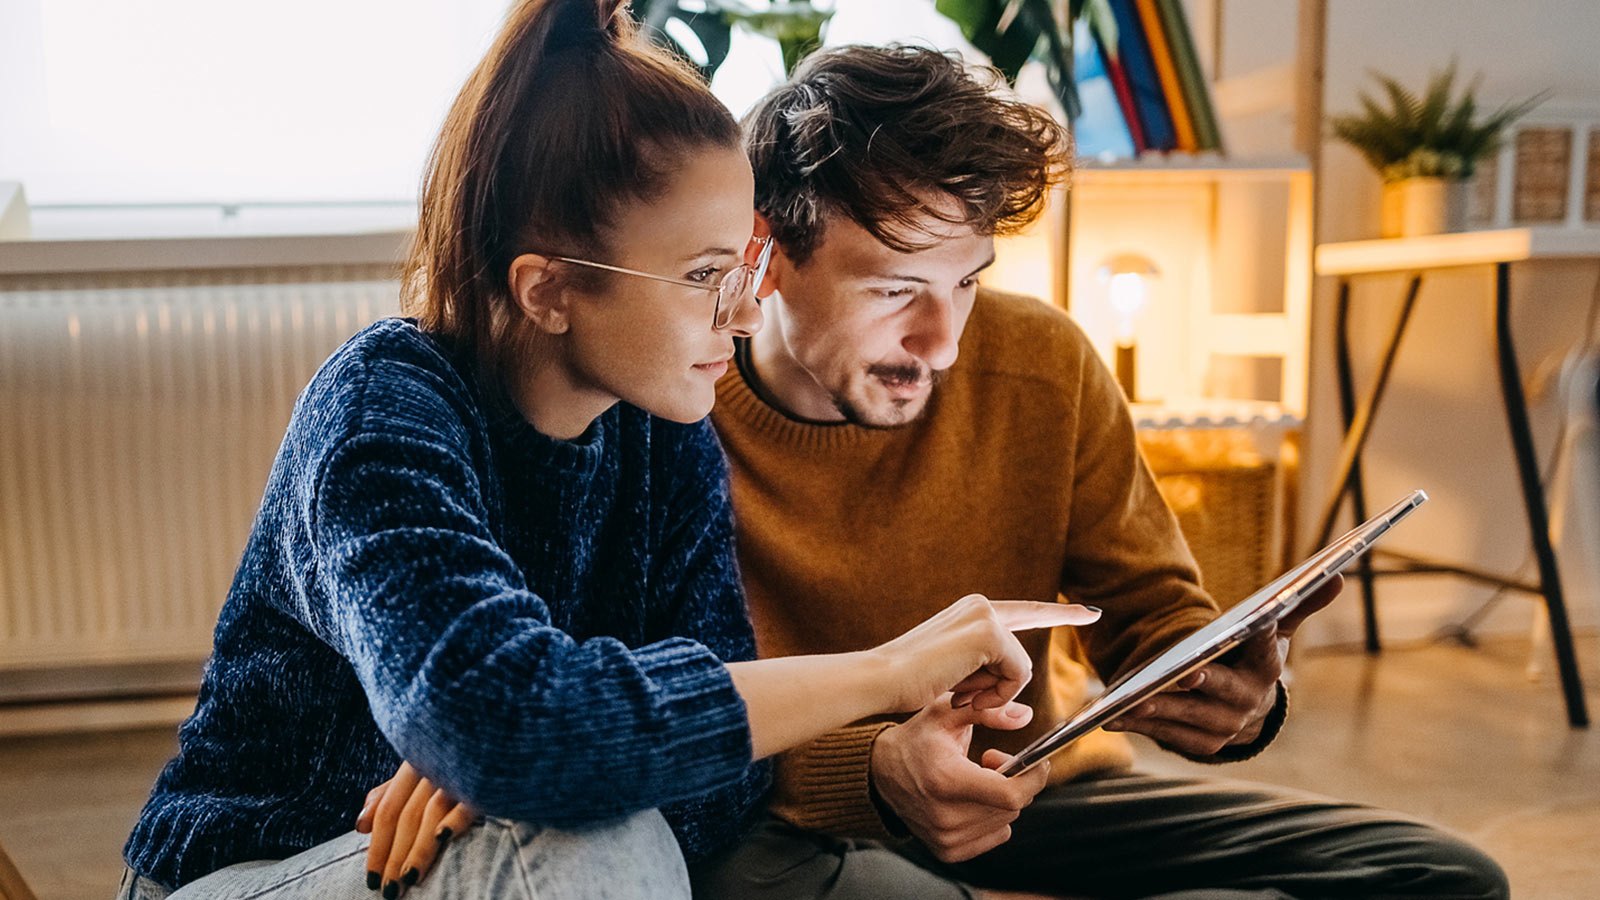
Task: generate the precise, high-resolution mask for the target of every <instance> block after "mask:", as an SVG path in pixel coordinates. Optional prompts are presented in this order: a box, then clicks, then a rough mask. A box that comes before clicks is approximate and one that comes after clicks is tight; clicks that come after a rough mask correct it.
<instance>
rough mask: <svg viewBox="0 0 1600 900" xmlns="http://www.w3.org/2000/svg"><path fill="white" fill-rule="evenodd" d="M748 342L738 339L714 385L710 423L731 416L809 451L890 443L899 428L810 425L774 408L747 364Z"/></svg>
mask: <svg viewBox="0 0 1600 900" xmlns="http://www.w3.org/2000/svg"><path fill="white" fill-rule="evenodd" d="M750 356H751V351H750V341H749V340H748V339H745V340H740V341H738V343H737V344H736V347H735V351H734V367H733V368H732V369H731V370H730V371H729V372H728V374H726V375H724V376H722V380H720V381H718V382H717V406H716V408H715V409H714V410H712V420H713V421H715V420H716V419H717V418H720V417H722V416H732V417H735V418H738V419H739V420H740V421H742V422H744V423H745V424H747V425H748V426H750V428H752V429H753V430H755V431H756V432H757V433H760V434H763V435H766V436H767V437H768V438H770V439H771V440H774V441H777V442H780V443H784V444H789V445H792V446H796V447H804V448H808V449H813V450H841V449H845V448H857V447H873V446H881V445H883V444H885V443H888V442H889V441H892V440H894V438H895V435H896V433H897V432H898V431H900V429H897V428H863V427H862V426H860V425H854V424H851V423H849V422H813V421H810V420H807V419H797V418H794V417H793V416H790V415H789V414H787V413H785V412H783V411H782V410H780V409H778V407H777V406H776V404H775V401H772V400H769V399H767V398H768V397H770V396H771V394H770V392H769V391H767V389H766V388H765V386H764V385H762V384H761V381H760V378H759V376H757V374H756V372H755V366H754V365H752V363H751V359H750Z"/></svg>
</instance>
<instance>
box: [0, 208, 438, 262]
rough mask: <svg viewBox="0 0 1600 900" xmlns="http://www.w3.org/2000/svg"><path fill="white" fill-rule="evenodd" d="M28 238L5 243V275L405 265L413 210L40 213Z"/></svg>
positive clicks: (1, 257)
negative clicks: (403, 258)
mask: <svg viewBox="0 0 1600 900" xmlns="http://www.w3.org/2000/svg"><path fill="white" fill-rule="evenodd" d="M29 219H30V224H31V228H30V234H31V236H30V237H28V238H24V239H21V240H7V241H0V275H38V274H57V273H73V272H127V271H150V270H162V269H167V270H170V269H237V268H285V267H300V266H322V265H397V264H398V263H399V262H400V261H401V259H402V257H403V256H404V254H405V250H406V247H407V244H408V242H409V241H410V237H411V230H412V227H413V225H414V224H415V222H416V209H415V207H413V206H412V205H411V204H409V203H395V204H361V205H349V206H331V205H330V206H300V205H283V206H271V205H242V206H238V207H231V208H224V207H221V206H211V205H195V206H166V207H163V206H148V207H39V208H34V209H32V210H30V211H29Z"/></svg>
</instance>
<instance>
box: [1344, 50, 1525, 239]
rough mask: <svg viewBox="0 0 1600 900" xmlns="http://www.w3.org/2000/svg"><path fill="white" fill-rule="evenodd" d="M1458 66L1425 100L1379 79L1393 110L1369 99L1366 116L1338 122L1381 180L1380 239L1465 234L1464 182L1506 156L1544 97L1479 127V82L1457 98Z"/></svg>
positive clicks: (1437, 79)
mask: <svg viewBox="0 0 1600 900" xmlns="http://www.w3.org/2000/svg"><path fill="white" fill-rule="evenodd" d="M1455 69H1456V67H1455V63H1454V62H1452V63H1451V64H1450V65H1449V66H1448V67H1446V68H1445V70H1444V71H1442V72H1437V73H1435V74H1434V75H1433V76H1432V77H1431V78H1430V79H1429V81H1428V87H1427V90H1426V91H1424V93H1423V94H1422V95H1421V96H1418V95H1416V94H1415V93H1412V92H1411V91H1409V90H1407V89H1406V88H1405V87H1403V86H1402V85H1401V84H1400V83H1399V82H1397V81H1395V80H1394V79H1393V78H1390V77H1389V76H1387V75H1384V74H1382V73H1379V72H1373V73H1372V77H1373V79H1374V80H1376V81H1377V82H1378V84H1379V86H1381V87H1382V88H1383V92H1384V95H1385V97H1386V99H1387V100H1388V107H1387V108H1385V107H1384V106H1382V105H1380V104H1379V103H1378V102H1377V101H1376V100H1374V99H1373V98H1372V97H1371V96H1369V95H1368V94H1366V93H1365V92H1363V93H1361V94H1359V95H1358V96H1359V98H1360V101H1361V107H1362V111H1361V112H1360V113H1358V114H1352V115H1343V116H1334V117H1332V118H1331V120H1330V124H1331V125H1332V127H1333V135H1334V137H1336V138H1338V139H1339V140H1342V141H1344V142H1345V143H1347V144H1349V145H1350V146H1352V147H1354V148H1355V149H1356V150H1357V151H1359V152H1360V153H1361V155H1362V156H1364V157H1365V158H1366V160H1367V162H1369V163H1371V164H1372V167H1373V168H1374V169H1376V170H1377V171H1378V174H1379V175H1381V176H1382V177H1383V205H1382V214H1381V220H1380V225H1379V232H1380V234H1381V235H1382V236H1383V237H1407V236H1411V235H1419V234H1438V233H1440V232H1444V231H1459V230H1461V228H1462V227H1463V226H1464V225H1465V222H1466V199H1467V193H1466V182H1467V180H1468V179H1470V178H1471V177H1472V174H1473V171H1474V170H1475V169H1476V167H1477V164H1478V162H1479V161H1480V160H1482V159H1483V158H1484V157H1486V156H1488V155H1490V154H1492V153H1494V152H1495V151H1496V150H1498V149H1499V148H1500V142H1501V140H1502V138H1503V137H1504V133H1505V128H1506V126H1507V125H1509V124H1511V123H1512V122H1513V121H1515V120H1516V119H1518V118H1519V117H1521V116H1522V115H1524V114H1526V113H1527V112H1528V110H1530V109H1532V108H1533V107H1534V106H1535V105H1537V104H1538V103H1539V102H1540V101H1541V100H1542V99H1544V97H1543V95H1539V96H1535V97H1530V98H1528V99H1527V100H1524V101H1522V102H1521V103H1517V104H1506V105H1505V106H1502V107H1500V108H1499V109H1498V110H1496V111H1495V112H1494V113H1493V114H1491V115H1489V116H1488V117H1487V118H1483V119H1480V120H1478V121H1474V117H1475V115H1476V113H1477V101H1476V98H1475V96H1474V95H1475V94H1476V92H1477V88H1478V81H1477V80H1474V81H1473V83H1472V84H1470V85H1468V86H1467V88H1466V89H1465V90H1464V91H1463V92H1462V94H1461V96H1460V97H1459V98H1458V97H1455V96H1454V95H1453V92H1452V86H1453V84H1454V82H1455V74H1456V71H1455Z"/></svg>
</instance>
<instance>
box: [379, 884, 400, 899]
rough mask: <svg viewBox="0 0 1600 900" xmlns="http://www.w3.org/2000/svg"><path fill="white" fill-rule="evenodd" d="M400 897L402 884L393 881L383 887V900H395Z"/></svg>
mask: <svg viewBox="0 0 1600 900" xmlns="http://www.w3.org/2000/svg"><path fill="white" fill-rule="evenodd" d="M398 896H400V882H398V881H391V882H389V883H388V884H386V885H384V886H383V900H394V898H396V897H398Z"/></svg>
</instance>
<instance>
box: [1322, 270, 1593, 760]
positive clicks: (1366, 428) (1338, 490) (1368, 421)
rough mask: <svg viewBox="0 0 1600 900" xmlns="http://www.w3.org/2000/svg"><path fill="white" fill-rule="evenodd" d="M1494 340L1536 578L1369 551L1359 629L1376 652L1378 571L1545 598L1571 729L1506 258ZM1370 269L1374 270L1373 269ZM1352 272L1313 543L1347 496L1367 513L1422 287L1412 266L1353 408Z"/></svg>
mask: <svg viewBox="0 0 1600 900" xmlns="http://www.w3.org/2000/svg"><path fill="white" fill-rule="evenodd" d="M1494 268H1495V290H1494V303H1493V315H1494V339H1495V360H1496V363H1497V365H1498V368H1499V375H1500V396H1501V400H1502V402H1503V405H1504V407H1505V414H1506V425H1507V428H1508V429H1509V430H1510V432H1511V445H1512V450H1513V453H1514V455H1515V457H1516V466H1517V476H1518V480H1519V482H1520V485H1521V489H1522V500H1523V507H1524V509H1525V511H1526V513H1527V519H1528V533H1529V541H1530V543H1531V546H1532V549H1533V554H1534V558H1535V559H1536V560H1537V561H1538V564H1539V579H1538V582H1537V583H1534V584H1529V583H1526V582H1521V581H1516V580H1513V579H1510V578H1506V577H1504V576H1501V575H1497V574H1495V573H1492V572H1488V571H1485V570H1483V569H1478V568H1473V567H1470V566H1465V565H1457V564H1453V563H1448V562H1443V561H1439V560H1433V559H1426V558H1423V557H1418V556H1412V555H1407V554H1399V553H1394V552H1383V551H1375V553H1374V554H1372V555H1368V556H1364V557H1362V559H1361V561H1360V563H1359V564H1358V566H1357V570H1356V572H1357V575H1356V577H1357V580H1358V581H1359V583H1360V585H1361V603H1362V612H1363V618H1364V622H1365V630H1366V647H1367V651H1368V652H1370V653H1376V652H1378V651H1379V649H1380V647H1381V644H1380V642H1379V638H1378V624H1377V604H1376V598H1375V596H1374V582H1375V581H1376V580H1377V579H1378V578H1379V577H1381V576H1401V575H1434V574H1446V575H1454V576H1458V577H1462V578H1467V579H1470V580H1472V581H1476V582H1479V583H1481V584H1487V585H1493V586H1496V587H1501V588H1506V589H1509V590H1514V591H1521V592H1525V593H1530V594H1535V595H1538V596H1540V597H1542V598H1543V599H1544V603H1545V608H1546V609H1547V610H1548V611H1549V613H1550V632H1551V637H1552V643H1553V644H1554V646H1555V653H1556V663H1557V666H1558V668H1559V670H1560V675H1561V690H1562V694H1563V696H1564V697H1565V700H1566V708H1567V721H1568V722H1570V723H1571V725H1572V727H1574V728H1585V727H1587V726H1588V724H1589V712H1588V708H1587V705H1586V703H1585V698H1584V691H1583V681H1582V679H1581V677H1580V675H1579V672H1578V658H1577V654H1576V652H1575V650H1574V647H1573V641H1572V626H1571V624H1570V622H1569V620H1568V618H1567V605H1566V600H1565V598H1564V596H1563V594H1562V591H1561V575H1560V572H1559V570H1558V569H1557V566H1556V554H1555V548H1554V547H1553V546H1552V545H1551V542H1550V520H1549V513H1548V510H1547V509H1546V505H1545V497H1544V489H1543V486H1542V485H1541V483H1540V476H1539V463H1538V457H1537V456H1536V454H1535V452H1534V446H1533V432H1532V429H1531V428H1530V425H1529V420H1528V404H1527V398H1526V397H1525V396H1524V394H1523V390H1522V381H1521V377H1520V370H1519V369H1518V367H1517V352H1516V345H1515V343H1514V341H1513V340H1512V334H1511V263H1510V262H1509V261H1504V260H1502V261H1498V262H1495V263H1494ZM1372 271H1374V272H1376V271H1379V270H1376V269H1374V270H1372ZM1355 274H1356V273H1354V272H1343V273H1341V274H1340V275H1339V301H1338V311H1337V320H1336V325H1335V341H1336V344H1335V357H1336V365H1337V367H1338V383H1339V409H1340V412H1341V414H1342V415H1343V418H1344V426H1345V434H1344V442H1343V445H1342V447H1341V449H1340V453H1339V462H1338V466H1337V468H1336V469H1335V474H1334V479H1333V487H1332V489H1331V490H1330V493H1329V495H1328V498H1327V501H1326V503H1325V504H1324V506H1323V511H1322V518H1321V526H1320V528H1319V529H1318V531H1317V536H1316V541H1315V543H1314V546H1318V547H1320V546H1322V545H1324V544H1326V543H1327V542H1328V540H1329V538H1330V537H1331V536H1332V534H1333V528H1334V522H1335V520H1336V519H1337V517H1338V515H1339V510H1340V508H1341V506H1342V504H1343V501H1344V499H1345V498H1346V497H1349V498H1350V501H1351V504H1352V506H1353V512H1354V513H1355V518H1356V521H1364V520H1365V519H1366V518H1367V515H1368V513H1367V498H1366V492H1365V488H1364V486H1363V484H1362V473H1361V453H1362V451H1363V450H1364V449H1365V447H1366V443H1367V438H1368V436H1369V435H1370V434H1371V432H1372V423H1373V418H1374V417H1375V416H1376V414H1377V411H1378V407H1379V405H1380V403H1381V402H1382V400H1383V394H1384V391H1385V389H1386V388H1387V387H1388V383H1389V376H1390V374H1391V372H1392V371H1393V369H1394V361H1395V356H1396V355H1397V353H1398V351H1399V349H1400V342H1401V340H1402V339H1403V338H1404V337H1405V332H1406V325H1407V324H1408V323H1409V321H1410V319H1411V313H1412V310H1413V309H1414V308H1415V307H1416V303H1417V296H1418V294H1419V293H1420V292H1421V290H1422V280H1423V271H1422V270H1421V269H1418V270H1415V271H1413V273H1412V274H1411V277H1410V279H1409V282H1408V285H1407V288H1406V294H1405V299H1404V301H1403V303H1402V304H1401V307H1400V312H1399V314H1398V315H1397V316H1396V319H1395V323H1394V328H1393V329H1392V331H1391V332H1390V336H1389V340H1388V343H1387V344H1386V345H1385V347H1384V349H1383V354H1382V361H1381V362H1380V363H1379V365H1378V370H1377V374H1376V376H1375V378H1374V380H1373V383H1372V385H1371V386H1370V387H1369V388H1368V389H1367V392H1366V395H1365V396H1364V397H1363V398H1362V400H1361V403H1360V405H1359V406H1358V405H1356V389H1355V379H1354V375H1353V373H1352V367H1351V360H1350V335H1349V324H1350V302H1351V301H1350V286H1351V280H1352V279H1353V277H1354V275H1355ZM1374 555H1376V556H1378V557H1379V558H1380V559H1384V560H1388V561H1391V562H1392V563H1394V564H1395V565H1394V567H1393V568H1378V567H1376V566H1375V565H1374V564H1373V556H1374Z"/></svg>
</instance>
